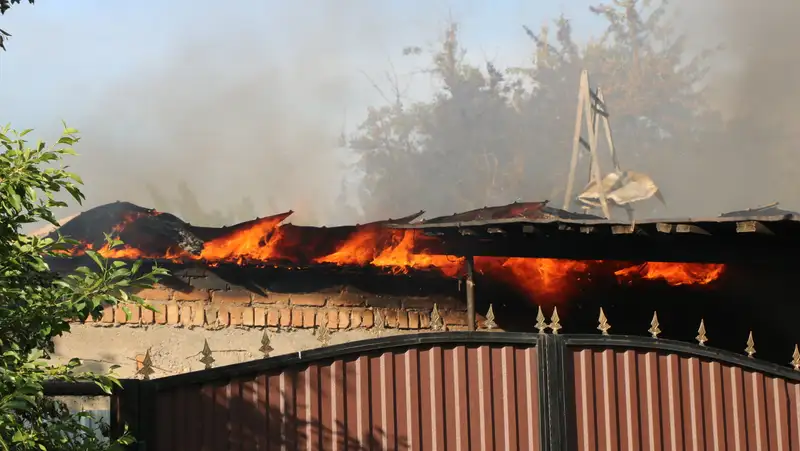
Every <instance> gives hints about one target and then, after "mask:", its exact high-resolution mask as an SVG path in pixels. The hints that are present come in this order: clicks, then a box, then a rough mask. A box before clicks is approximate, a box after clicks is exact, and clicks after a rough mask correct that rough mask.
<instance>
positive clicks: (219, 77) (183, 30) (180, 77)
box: [70, 0, 403, 224]
mask: <svg viewBox="0 0 800 451" xmlns="http://www.w3.org/2000/svg"><path fill="white" fill-rule="evenodd" d="M195 3H196V5H193V6H192V8H198V9H207V10H208V11H209V12H208V13H207V14H214V15H215V16H216V17H215V19H216V25H215V27H214V29H213V30H209V29H208V28H207V27H206V25H208V23H207V22H208V21H204V23H205V25H202V26H201V25H195V26H192V25H191V24H189V25H186V26H184V25H185V24H181V25H178V26H176V29H175V30H172V31H170V32H169V37H170V39H168V40H167V41H166V42H163V43H160V44H159V46H161V47H162V48H161V49H160V50H159V51H158V52H157V53H156V54H155V55H153V56H152V57H151V58H150V59H149V60H146V61H145V62H143V63H142V64H139V65H136V66H134V67H133V69H132V70H128V71H126V72H124V73H122V74H121V75H120V76H119V77H118V79H117V80H116V82H115V83H113V84H112V85H111V86H107V87H106V89H105V90H104V91H103V92H102V95H100V96H99V100H98V101H96V102H93V103H92V104H87V105H83V106H81V110H82V113H83V114H82V115H80V116H78V117H75V116H74V115H73V116H70V125H72V124H76V126H77V127H79V128H80V130H81V132H82V136H83V141H82V142H81V145H80V148H79V151H80V153H81V157H80V158H78V159H76V160H75V161H74V162H73V163H74V167H75V170H76V171H77V172H79V173H80V174H82V175H83V176H84V179H85V181H86V194H87V197H88V199H89V201H90V204H91V205H97V204H102V203H105V202H110V201H115V200H127V201H131V202H134V203H138V204H141V205H145V206H153V205H154V202H156V204H158V203H159V202H160V203H165V204H168V205H175V204H180V203H181V202H180V201H178V202H176V201H175V200H176V198H178V197H179V196H180V195H182V194H186V193H187V192H188V193H189V194H190V195H191V196H193V197H195V200H196V205H197V208H202V209H205V210H207V211H212V210H219V211H220V212H222V213H223V214H222V217H223V218H225V220H226V221H232V220H233V219H234V218H233V216H236V215H235V212H231V211H230V210H233V209H235V208H236V207H231V205H238V204H240V203H241V202H242V199H243V198H244V197H248V198H249V199H250V200H251V201H252V210H253V211H252V212H251V214H253V215H260V216H264V215H268V214H274V213H276V212H278V211H286V210H289V209H293V210H295V211H296V213H295V215H294V216H293V217H292V220H293V221H295V222H301V223H305V224H319V223H328V224H330V223H331V222H337V221H343V220H345V221H346V220H352V219H353V215H352V214H349V215H345V214H343V213H342V207H343V205H342V204H343V203H342V202H340V200H341V198H342V197H343V196H342V195H341V192H340V191H341V189H340V188H341V186H342V179H343V177H345V176H346V170H347V158H346V154H345V153H344V152H343V151H342V150H341V149H340V148H339V143H338V139H339V137H340V134H341V133H342V132H343V129H342V127H343V126H344V125H345V119H346V113H347V112H346V107H347V106H348V105H349V106H352V105H354V104H355V105H359V104H360V105H364V107H362V109H364V108H365V107H366V105H367V104H369V103H370V102H371V99H368V98H367V97H369V96H368V95H372V94H373V93H372V91H373V89H372V88H371V87H370V85H369V83H368V82H367V80H366V79H365V78H364V77H363V76H362V75H361V74H360V73H359V71H362V70H363V71H368V70H371V69H373V68H374V66H375V63H376V61H375V60H377V59H380V62H381V65H385V64H386V61H387V57H388V55H389V50H388V49H387V48H384V46H383V45H382V39H381V38H382V37H383V36H385V35H387V34H388V33H389V32H388V31H384V30H386V29H387V27H386V26H385V25H386V23H385V22H386V21H387V20H390V19H391V17H390V16H387V14H386V12H385V11H383V10H381V11H379V9H381V8H379V7H377V6H375V4H374V3H373V2H369V1H361V0H348V1H343V2H328V1H313V2H308V3H306V4H304V6H303V7H302V8H299V7H292V8H289V9H284V8H281V9H280V10H278V9H275V6H273V7H272V9H274V10H271V9H270V8H257V7H255V6H254V5H253V4H252V3H251V2H248V3H250V5H249V7H237V6H236V5H233V4H231V5H227V4H226V5H225V6H214V5H217V2H205V1H204V2H195ZM206 6H208V8H206ZM212 6H213V7H212ZM383 9H385V8H383ZM262 10H263V11H262ZM292 11H294V12H292ZM261 13H267V14H269V13H271V14H273V15H274V17H272V19H271V20H272V21H273V22H275V21H276V19H277V21H280V22H284V23H290V24H292V25H290V26H282V27H280V29H279V30H276V29H273V28H269V29H267V28H265V26H266V25H265V24H266V23H267V22H268V21H267V20H266V19H265V18H264V17H248V14H251V15H259V14H261ZM381 21H383V22H381ZM399 26H400V27H402V26H403V25H402V24H399ZM144 39H146V35H145V37H144ZM370 59H371V60H372V61H369V60H370ZM368 64H372V67H368V66H367V65H368ZM367 94H368V95H367ZM351 113H352V112H351ZM351 125H352V124H351ZM154 197H158V198H159V199H155V200H154ZM344 197H346V196H344ZM183 203H184V205H183V207H186V202H183ZM155 206H156V207H158V206H159V205H155ZM345 208H346V207H345ZM175 213H178V214H179V215H181V216H187V217H186V219H187V220H190V221H198V220H199V219H197V218H198V217H203V216H204V215H203V214H201V212H197V211H194V212H193V211H188V212H187V211H182V212H179V211H176V212H175ZM345 216H349V217H345ZM235 219H238V220H244V219H248V218H241V217H237V218H235Z"/></svg>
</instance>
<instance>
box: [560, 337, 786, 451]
mask: <svg viewBox="0 0 800 451" xmlns="http://www.w3.org/2000/svg"><path fill="white" fill-rule="evenodd" d="M569 354H570V358H571V363H572V365H573V374H574V380H573V385H574V392H573V395H574V402H575V406H574V409H575V410H574V413H575V424H574V428H575V429H574V434H575V437H576V438H577V440H576V443H577V449H578V450H581V451H583V450H592V451H596V450H625V451H638V450H645V449H649V450H664V451H671V450H715V451H716V450H719V451H724V450H765V451H766V450H771V451H777V450H781V451H784V450H785V451H790V450H800V384H798V383H796V382H793V381H787V380H786V379H784V378H781V377H770V376H769V375H765V374H763V373H762V372H758V371H748V370H746V369H742V368H741V367H739V366H737V365H732V364H726V363H721V362H717V361H712V360H707V359H701V358H698V357H693V356H687V355H679V354H676V353H668V352H659V351H652V350H631V349H627V350H626V349H573V350H571V351H570V353H569Z"/></svg>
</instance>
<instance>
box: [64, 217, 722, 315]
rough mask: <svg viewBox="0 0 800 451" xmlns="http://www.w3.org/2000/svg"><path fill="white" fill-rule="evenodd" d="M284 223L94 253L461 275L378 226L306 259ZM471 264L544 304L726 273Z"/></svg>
mask: <svg viewBox="0 0 800 451" xmlns="http://www.w3.org/2000/svg"><path fill="white" fill-rule="evenodd" d="M154 214H158V213H154ZM144 215H146V214H145V213H136V214H131V215H128V216H126V217H125V219H124V220H123V222H121V223H120V224H118V225H117V226H115V227H114V228H113V231H114V232H115V233H120V232H122V231H123V230H124V229H125V227H126V226H128V225H129V224H130V223H132V222H134V221H136V220H137V219H139V218H140V217H142V216H144ZM287 216H288V215H278V216H271V217H267V218H263V219H257V220H255V221H252V222H251V223H249V224H246V225H245V226H244V227H242V225H240V226H237V228H236V229H235V230H233V231H232V232H230V233H228V234H226V235H223V236H221V237H219V238H216V239H213V240H210V241H207V242H205V244H204V246H203V249H202V251H201V252H200V254H199V256H196V255H190V254H188V253H186V252H183V251H181V250H169V251H168V252H167V253H166V255H145V254H144V253H143V252H141V251H140V250H139V249H136V248H133V247H130V246H127V245H125V246H122V247H120V248H109V247H108V246H107V245H105V246H103V247H102V248H100V249H99V250H98V252H99V253H100V254H101V255H103V256H104V257H106V258H112V259H139V258H160V259H164V258H166V259H169V260H172V261H176V262H180V261H187V260H202V261H204V262H205V263H206V264H208V265H210V266H215V265H218V264H219V263H220V262H233V263H237V264H245V263H247V264H250V263H267V264H269V263H270V262H272V263H273V264H274V263H275V262H277V261H279V260H288V261H292V262H296V261H305V262H314V263H328V264H335V265H357V266H364V265H372V266H376V267H380V268H385V269H386V270H388V271H390V272H392V273H395V274H398V273H407V272H408V271H409V270H411V269H416V270H436V271H439V272H441V273H442V274H444V275H445V276H448V277H456V276H458V275H459V274H463V271H464V259H463V258H458V257H454V256H447V255H434V254H431V253H429V252H426V251H424V250H423V251H417V252H413V251H414V250H415V249H419V248H424V244H425V240H426V239H430V238H428V237H426V236H424V235H420V234H417V233H415V232H414V231H412V230H405V231H400V230H391V229H385V228H382V227H381V225H380V224H368V225H366V226H361V227H359V228H357V229H356V230H355V231H354V232H353V233H351V234H350V236H349V237H348V238H347V239H345V240H344V241H343V242H342V243H341V244H340V245H338V246H337V247H336V250H335V251H334V252H331V253H330V254H328V255H322V256H314V255H302V254H303V253H304V252H305V253H308V250H307V249H303V246H302V245H301V246H290V247H291V249H290V250H289V251H287V249H286V248H287V246H286V244H287V243H297V241H291V240H290V239H289V238H286V235H285V232H284V230H285V229H284V228H282V227H281V226H280V223H281V222H282V221H283V220H284V219H285V218H286V217H287ZM284 239H286V241H285V242H283V240H284ZM282 244H283V246H281V245H282ZM86 249H91V245H90V244H85V245H83V246H81V247H80V248H78V249H75V250H73V251H72V252H71V255H81V254H82V253H84V251H85V250H86ZM282 252H283V253H286V252H293V253H295V254H296V255H282ZM475 264H476V270H477V271H478V272H480V273H482V274H487V275H489V276H491V277H494V278H497V279H499V280H502V281H505V282H506V283H508V284H511V285H513V286H514V287H516V288H518V289H519V290H520V291H522V292H525V293H529V294H531V295H532V296H534V297H536V298H537V299H544V300H547V299H557V298H563V297H564V296H565V295H566V294H568V293H569V292H570V291H572V290H574V289H576V286H577V284H579V283H581V282H583V281H586V280H590V279H591V276H592V273H593V272H594V270H605V271H608V272H609V273H611V272H613V274H614V275H615V276H616V277H617V280H618V281H619V283H628V284H630V283H633V282H634V281H635V280H637V279H644V280H655V279H660V280H664V281H666V283H668V284H669V285H673V286H678V285H707V284H709V283H711V282H713V281H715V280H717V279H719V277H720V276H721V275H722V273H723V272H724V270H725V266H724V265H721V264H701V263H660V262H648V263H644V264H637V265H632V264H624V263H612V262H600V261H574V260H558V259H548V258H493V257H492V258H490V257H478V258H476V259H475Z"/></svg>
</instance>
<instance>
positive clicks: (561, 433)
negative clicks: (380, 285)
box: [112, 332, 800, 451]
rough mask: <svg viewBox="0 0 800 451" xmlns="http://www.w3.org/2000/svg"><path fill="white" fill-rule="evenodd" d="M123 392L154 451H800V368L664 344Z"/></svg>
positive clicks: (217, 375)
mask: <svg viewBox="0 0 800 451" xmlns="http://www.w3.org/2000/svg"><path fill="white" fill-rule="evenodd" d="M123 386H124V387H125V390H121V391H117V392H115V394H114V395H113V396H112V430H114V431H116V432H115V433H117V434H118V433H119V431H121V428H122V427H121V425H122V424H128V425H130V426H131V430H132V431H133V433H134V436H136V437H137V438H138V439H140V440H141V441H140V445H144V446H143V447H139V448H138V449H139V450H143V449H147V451H167V450H181V451H183V450H185V451H194V450H213V451H224V450H242V451H244V450H286V451H292V450H341V451H345V450H349V451H354V450H359V451H360V450H396V449H401V450H424V451H427V450H435V451H445V450H465V451H466V450H503V451H505V450H537V451H538V450H542V451H562V450H578V451H600V450H603V451H606V450H624V451H638V450H656V451H678V450H681V451H683V450H691V451H695V450H714V451H728V450H731V451H734V450H735V451H738V450H759V451H760V450H763V451H792V450H796V451H800V372H798V371H792V370H790V369H788V368H785V367H780V366H777V365H773V364H768V363H765V362H759V361H758V360H757V359H753V358H747V357H745V356H742V355H736V354H732V353H727V352H723V351H719V350H714V349H711V348H708V347H703V346H698V345H694V344H686V343H679V342H674V341H670V340H663V339H652V338H641V337H623V336H600V335H597V336H585V335H584V336H581V335H545V334H541V335H531V334H516V333H486V332H447V333H438V334H420V335H417V336H411V335H406V336H396V337H387V338H381V339H375V340H366V341H361V342H353V343H348V344H343V345H337V346H331V347H326V348H322V349H318V350H314V351H309V352H307V353H304V354H303V355H302V356H300V355H284V356H278V357H274V358H269V359H263V360H259V361H253V362H247V363H242V364H237V365H230V366H227V367H220V368H214V369H211V370H206V371H198V372H195V373H187V374H182V375H177V376H170V377H166V378H162V379H156V380H153V381H135V380H126V381H123ZM145 446H146V448H145Z"/></svg>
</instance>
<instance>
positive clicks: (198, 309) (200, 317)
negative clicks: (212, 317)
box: [192, 303, 206, 326]
mask: <svg viewBox="0 0 800 451" xmlns="http://www.w3.org/2000/svg"><path fill="white" fill-rule="evenodd" d="M192 309H193V310H194V314H193V315H192V325H193V326H203V325H204V324H205V323H206V309H205V308H203V304H200V303H197V304H195V306H194V307H193V308H192Z"/></svg>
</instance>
